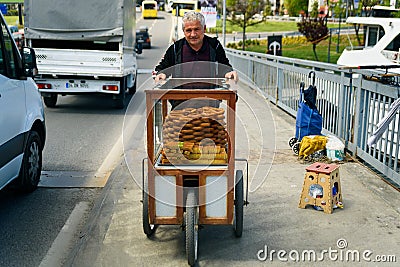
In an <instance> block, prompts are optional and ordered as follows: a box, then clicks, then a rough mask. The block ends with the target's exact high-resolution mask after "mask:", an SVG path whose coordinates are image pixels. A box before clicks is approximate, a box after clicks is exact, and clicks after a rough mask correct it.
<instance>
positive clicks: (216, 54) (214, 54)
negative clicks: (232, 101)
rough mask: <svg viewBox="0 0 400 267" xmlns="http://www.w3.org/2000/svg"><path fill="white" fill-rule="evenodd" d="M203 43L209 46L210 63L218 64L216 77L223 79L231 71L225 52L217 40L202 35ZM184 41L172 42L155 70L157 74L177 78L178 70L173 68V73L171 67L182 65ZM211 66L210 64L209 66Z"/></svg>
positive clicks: (183, 39)
mask: <svg viewBox="0 0 400 267" xmlns="http://www.w3.org/2000/svg"><path fill="white" fill-rule="evenodd" d="M203 41H204V42H207V43H208V44H209V46H210V61H211V62H218V68H217V69H215V72H216V73H215V75H216V77H224V75H225V73H227V72H229V71H232V66H231V64H230V63H229V59H228V58H227V57H226V54H225V50H224V48H223V47H222V45H221V43H220V42H219V41H218V40H217V38H213V37H209V36H207V35H204V40H203ZM185 42H186V39H185V38H182V39H179V40H178V41H176V42H174V43H173V44H172V45H171V46H170V47H169V48H168V49H167V51H166V52H165V55H164V57H163V58H162V59H161V61H160V63H158V65H157V66H156V68H155V71H156V72H157V73H159V72H163V73H165V74H166V75H167V76H169V75H171V74H172V75H173V77H174V76H175V77H176V76H179V74H178V75H177V74H176V73H173V72H177V70H178V69H179V68H175V70H174V71H173V70H172V68H170V67H172V66H176V65H179V64H181V63H182V47H183V45H184V44H185ZM210 66H211V64H210ZM169 68H170V69H169Z"/></svg>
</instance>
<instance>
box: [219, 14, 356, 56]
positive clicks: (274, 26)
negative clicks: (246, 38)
mask: <svg viewBox="0 0 400 267" xmlns="http://www.w3.org/2000/svg"><path fill="white" fill-rule="evenodd" d="M328 27H330V28H338V24H336V23H335V24H334V23H331V24H329V23H328ZM342 27H347V25H346V24H345V25H342ZM215 30H216V31H218V32H221V31H222V26H221V21H217V27H216V28H215ZM215 30H214V32H215ZM232 31H237V32H241V31H242V29H241V28H239V27H238V26H236V25H231V23H229V22H228V21H227V25H226V32H227V33H231V32H232ZM284 31H294V32H297V31H298V29H297V22H294V21H266V22H263V23H260V24H257V25H254V26H250V27H248V28H246V32H247V33H250V32H284ZM348 38H350V39H351V42H352V44H353V45H358V42H357V40H356V37H355V36H354V35H350V36H347V35H344V34H342V35H340V41H339V44H338V36H337V34H334V35H332V37H331V40H330V42H329V38H327V39H325V40H323V41H321V42H320V43H319V44H317V47H316V53H317V56H318V61H320V62H329V63H336V62H337V60H338V58H339V56H340V55H341V53H342V51H343V50H344V49H345V47H347V46H349V45H350V43H349V40H348ZM360 38H362V37H360ZM238 49H241V47H239V48H238ZM246 50H247V51H252V52H258V53H265V52H266V51H267V43H266V41H264V42H261V44H260V45H249V46H246ZM328 53H329V60H328ZM282 56H284V57H291V58H299V59H306V60H313V61H316V58H315V55H314V52H313V47H312V44H311V43H309V42H299V43H290V42H289V44H283V47H282Z"/></svg>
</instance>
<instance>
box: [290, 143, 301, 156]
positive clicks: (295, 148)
mask: <svg viewBox="0 0 400 267" xmlns="http://www.w3.org/2000/svg"><path fill="white" fill-rule="evenodd" d="M292 151H293V153H294V154H295V155H296V156H298V155H299V152H300V142H296V143H295V144H294V145H293V146H292Z"/></svg>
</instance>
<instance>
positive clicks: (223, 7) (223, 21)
mask: <svg viewBox="0 0 400 267" xmlns="http://www.w3.org/2000/svg"><path fill="white" fill-rule="evenodd" d="M225 30H226V0H223V1H222V45H223V46H224V47H225V44H226V32H225Z"/></svg>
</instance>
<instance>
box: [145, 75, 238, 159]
mask: <svg viewBox="0 0 400 267" xmlns="http://www.w3.org/2000/svg"><path fill="white" fill-rule="evenodd" d="M209 89H212V90H209ZM146 93H147V94H148V95H153V96H154V97H149V98H150V99H151V103H149V105H150V107H148V108H149V110H151V111H150V112H151V113H152V114H151V116H152V121H153V122H152V123H153V124H154V125H153V127H152V129H153V131H152V140H149V141H150V142H152V143H153V144H154V151H153V155H154V163H155V164H156V165H158V166H168V165H227V164H228V158H229V147H230V144H231V142H232V141H233V140H231V137H232V136H233V135H232V134H233V131H234V128H233V126H234V121H231V122H229V121H228V117H229V118H230V117H232V114H231V113H232V110H231V108H230V107H229V105H231V106H232V103H228V100H229V101H235V100H236V99H235V92H234V91H233V90H232V88H231V86H230V84H228V83H227V82H226V80H225V79H215V78H213V79H205V78H204V79H199V78H196V79H179V78H177V79H168V80H167V81H166V82H165V83H163V84H161V85H159V86H158V87H156V88H154V89H153V90H148V91H146ZM148 127H151V126H149V125H148Z"/></svg>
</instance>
